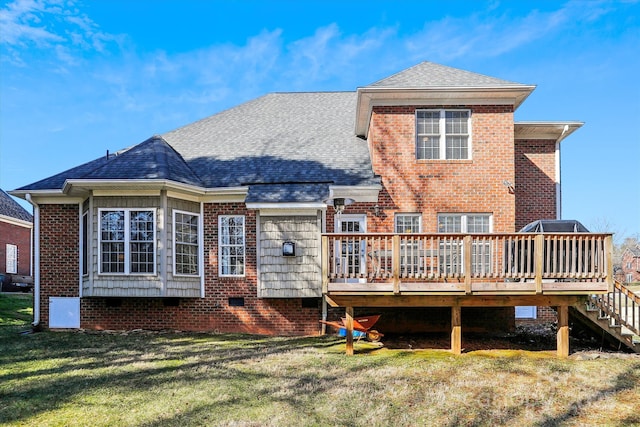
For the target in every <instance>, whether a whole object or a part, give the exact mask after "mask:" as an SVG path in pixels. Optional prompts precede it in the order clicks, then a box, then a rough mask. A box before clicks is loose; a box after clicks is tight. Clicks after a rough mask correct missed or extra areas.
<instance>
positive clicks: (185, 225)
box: [173, 211, 200, 276]
mask: <svg viewBox="0 0 640 427" xmlns="http://www.w3.org/2000/svg"><path fill="white" fill-rule="evenodd" d="M199 223H200V215H197V214H194V213H190V212H181V211H173V242H174V246H175V251H174V256H173V272H174V274H178V275H182V274H183V275H188V276H195V275H198V274H200V261H199V260H200V257H199V253H200V239H199V235H200V233H199V231H198V230H199Z"/></svg>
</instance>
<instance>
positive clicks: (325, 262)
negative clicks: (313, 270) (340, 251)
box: [321, 236, 329, 295]
mask: <svg viewBox="0 0 640 427" xmlns="http://www.w3.org/2000/svg"><path fill="white" fill-rule="evenodd" d="M321 256H322V295H326V294H327V293H328V292H329V237H328V236H322V255H321Z"/></svg>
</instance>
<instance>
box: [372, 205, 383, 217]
mask: <svg viewBox="0 0 640 427" xmlns="http://www.w3.org/2000/svg"><path fill="white" fill-rule="evenodd" d="M371 209H373V214H374V215H375V216H380V210H381V209H380V206H379V205H378V204H377V203H376V204H375V206H374V207H373V208H371Z"/></svg>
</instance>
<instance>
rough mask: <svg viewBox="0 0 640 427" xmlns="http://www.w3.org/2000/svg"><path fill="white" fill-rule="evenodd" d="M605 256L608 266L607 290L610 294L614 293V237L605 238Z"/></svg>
mask: <svg viewBox="0 0 640 427" xmlns="http://www.w3.org/2000/svg"><path fill="white" fill-rule="evenodd" d="M604 256H605V265H606V266H607V271H606V273H607V288H608V290H609V292H613V288H614V283H613V282H614V279H613V236H612V235H608V236H606V237H605V238H604Z"/></svg>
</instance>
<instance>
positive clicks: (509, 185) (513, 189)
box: [502, 179, 516, 194]
mask: <svg viewBox="0 0 640 427" xmlns="http://www.w3.org/2000/svg"><path fill="white" fill-rule="evenodd" d="M502 185H504V186H505V187H507V189H508V190H509V194H513V193H515V192H516V187H515V186H514V185H513V184H512V183H511V181H508V180H506V179H505V180H504V181H502Z"/></svg>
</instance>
